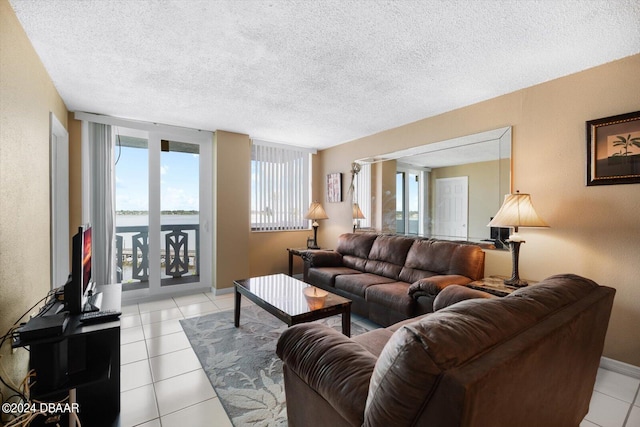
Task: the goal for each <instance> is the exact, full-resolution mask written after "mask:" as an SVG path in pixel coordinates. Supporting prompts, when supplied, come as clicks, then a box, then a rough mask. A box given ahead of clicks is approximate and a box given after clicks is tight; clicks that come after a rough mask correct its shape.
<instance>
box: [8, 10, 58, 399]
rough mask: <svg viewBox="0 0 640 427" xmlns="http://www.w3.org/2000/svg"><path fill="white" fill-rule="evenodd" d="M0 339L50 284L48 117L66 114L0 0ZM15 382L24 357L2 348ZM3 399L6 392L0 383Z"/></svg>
mask: <svg viewBox="0 0 640 427" xmlns="http://www.w3.org/2000/svg"><path fill="white" fill-rule="evenodd" d="M0 64H2V66H1V69H0V112H1V113H0V254H1V255H0V332H1V333H2V335H4V334H5V332H7V331H8V330H9V328H10V327H11V326H12V325H13V323H14V322H15V321H17V320H18V318H19V317H20V316H21V315H22V314H23V313H25V312H26V311H27V310H28V309H29V308H30V307H31V306H32V305H34V304H35V303H36V302H37V301H38V300H40V299H41V298H43V297H44V296H46V294H47V292H48V291H49V289H50V287H51V284H50V280H51V279H50V268H51V266H50V253H51V251H50V231H51V230H50V226H49V223H50V221H49V170H50V167H49V132H50V131H49V113H50V112H53V113H54V114H55V116H56V117H57V118H58V120H59V121H60V123H62V125H63V126H65V127H66V126H67V110H66V107H65V105H64V103H63V102H62V99H61V98H60V96H59V95H58V92H57V91H56V89H55V87H54V86H53V83H52V81H51V79H50V78H49V75H48V74H47V72H46V71H45V69H44V67H43V65H42V63H41V62H40V59H39V58H38V56H37V55H36V53H35V51H34V49H33V47H32V46H31V43H30V42H29V40H28V39H27V36H26V34H25V33H24V30H23V29H22V26H21V25H20V23H19V22H18V19H17V18H16V15H15V13H14V12H13V9H12V8H11V6H10V5H9V3H8V2H7V1H6V0H0ZM0 354H1V355H2V365H3V367H4V368H5V369H6V370H7V372H8V373H9V375H10V376H11V379H12V380H13V381H15V382H16V383H19V382H20V381H22V379H23V377H24V376H25V375H26V373H27V369H26V367H27V362H28V353H27V352H26V351H25V350H19V351H18V352H16V353H15V354H13V355H12V353H11V350H10V346H9V343H8V342H6V343H5V344H4V346H3V347H2V349H0ZM0 389H1V390H2V393H3V395H4V396H5V397H6V396H7V395H8V394H7V393H5V392H6V389H5V388H4V386H3V385H1V384H0Z"/></svg>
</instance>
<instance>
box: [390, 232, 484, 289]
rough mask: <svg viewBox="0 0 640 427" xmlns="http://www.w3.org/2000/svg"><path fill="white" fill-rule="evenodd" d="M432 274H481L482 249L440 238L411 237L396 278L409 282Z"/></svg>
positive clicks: (482, 266) (467, 275) (474, 277)
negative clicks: (412, 238) (413, 238)
mask: <svg viewBox="0 0 640 427" xmlns="http://www.w3.org/2000/svg"><path fill="white" fill-rule="evenodd" d="M435 274H444V275H454V274H455V275H461V276H466V277H469V278H471V279H472V280H479V279H481V278H482V277H483V276H484V252H483V251H482V249H480V247H479V246H476V245H471V244H464V243H455V242H447V241H443V240H415V241H414V242H413V245H412V246H411V248H410V249H409V252H408V253H407V258H406V261H405V263H404V268H403V269H402V271H401V272H400V279H401V280H403V281H405V282H408V283H413V282H415V281H416V280H420V279H423V278H425V277H429V276H432V275H435Z"/></svg>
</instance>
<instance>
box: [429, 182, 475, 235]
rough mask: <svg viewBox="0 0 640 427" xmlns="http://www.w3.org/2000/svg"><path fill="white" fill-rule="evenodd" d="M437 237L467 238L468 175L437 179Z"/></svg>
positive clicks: (435, 227) (435, 226)
mask: <svg viewBox="0 0 640 427" xmlns="http://www.w3.org/2000/svg"><path fill="white" fill-rule="evenodd" d="M435 196H436V209H435V225H434V229H435V237H437V238H440V239H452V240H454V239H467V236H468V226H467V222H468V218H469V180H468V177H466V176H460V177H455V178H439V179H436V194H435Z"/></svg>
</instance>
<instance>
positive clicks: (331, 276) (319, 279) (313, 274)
mask: <svg viewBox="0 0 640 427" xmlns="http://www.w3.org/2000/svg"><path fill="white" fill-rule="evenodd" d="M349 274H362V273H361V272H360V271H358V270H353V269H351V268H348V267H322V268H310V269H309V271H308V272H307V281H308V282H309V283H311V284H313V285H314V286H318V287H320V288H333V287H334V286H335V279H336V277H337V276H340V275H349Z"/></svg>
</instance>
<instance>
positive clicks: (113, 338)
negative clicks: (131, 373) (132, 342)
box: [13, 284, 122, 427]
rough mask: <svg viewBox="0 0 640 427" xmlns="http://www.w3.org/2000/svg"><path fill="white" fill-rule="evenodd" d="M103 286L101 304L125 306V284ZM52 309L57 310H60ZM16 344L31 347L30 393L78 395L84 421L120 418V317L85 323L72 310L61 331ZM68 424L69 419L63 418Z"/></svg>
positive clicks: (52, 397)
mask: <svg viewBox="0 0 640 427" xmlns="http://www.w3.org/2000/svg"><path fill="white" fill-rule="evenodd" d="M98 290H100V294H99V295H100V296H101V300H102V301H101V306H100V308H101V309H102V310H120V309H121V292H122V287H121V285H120V284H114V285H105V286H99V287H98ZM50 311H51V314H52V315H53V314H54V313H55V312H56V310H50ZM13 346H14V347H24V346H28V347H29V348H30V351H31V353H30V360H29V363H30V366H31V368H32V369H34V370H35V372H36V378H35V382H34V383H33V384H32V386H31V399H33V400H38V401H40V402H57V401H58V400H61V399H63V398H65V397H67V396H73V395H75V397H76V402H77V403H78V405H79V413H78V417H79V418H80V421H81V423H82V425H83V426H99V427H102V426H109V427H111V426H118V425H119V424H120V419H119V418H120V320H119V319H117V320H114V321H111V322H105V323H95V324H83V323H80V314H75V315H73V314H72V315H70V316H69V321H68V324H67V326H66V328H65V330H64V332H63V333H62V334H61V335H57V336H50V337H43V338H38V339H33V340H29V341H16V342H14V343H13ZM38 418H42V417H38ZM37 420H38V419H36V421H37ZM66 424H68V422H67V421H66V420H64V424H63V422H61V423H60V425H66ZM33 425H34V426H35V425H38V424H37V422H36V423H34V424H33Z"/></svg>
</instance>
